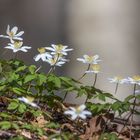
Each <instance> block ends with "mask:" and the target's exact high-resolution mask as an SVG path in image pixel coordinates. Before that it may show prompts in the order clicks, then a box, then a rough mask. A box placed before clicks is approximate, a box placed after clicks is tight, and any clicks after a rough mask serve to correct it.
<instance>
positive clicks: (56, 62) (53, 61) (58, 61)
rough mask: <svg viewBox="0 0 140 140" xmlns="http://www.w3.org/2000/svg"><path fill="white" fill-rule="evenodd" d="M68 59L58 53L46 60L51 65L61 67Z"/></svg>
mask: <svg viewBox="0 0 140 140" xmlns="http://www.w3.org/2000/svg"><path fill="white" fill-rule="evenodd" d="M67 61H69V60H67V59H65V58H63V57H60V56H58V55H54V56H53V57H49V58H47V59H46V62H47V63H49V64H50V65H51V66H59V67H61V66H62V65H63V64H65V63H66V62H67Z"/></svg>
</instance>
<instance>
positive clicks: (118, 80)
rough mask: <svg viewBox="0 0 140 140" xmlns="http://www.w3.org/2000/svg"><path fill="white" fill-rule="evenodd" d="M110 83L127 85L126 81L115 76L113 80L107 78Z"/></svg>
mask: <svg viewBox="0 0 140 140" xmlns="http://www.w3.org/2000/svg"><path fill="white" fill-rule="evenodd" d="M108 80H109V82H110V83H118V84H124V83H127V81H126V79H123V78H122V77H120V76H115V77H113V78H108Z"/></svg>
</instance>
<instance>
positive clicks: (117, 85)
mask: <svg viewBox="0 0 140 140" xmlns="http://www.w3.org/2000/svg"><path fill="white" fill-rule="evenodd" d="M118 87H119V83H118V82H117V84H116V88H115V92H114V93H115V94H116V93H117V90H118Z"/></svg>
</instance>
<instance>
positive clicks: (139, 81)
mask: <svg viewBox="0 0 140 140" xmlns="http://www.w3.org/2000/svg"><path fill="white" fill-rule="evenodd" d="M108 80H109V81H110V83H118V84H136V85H140V75H135V76H133V77H127V78H124V79H123V78H121V77H120V76H115V77H113V78H108Z"/></svg>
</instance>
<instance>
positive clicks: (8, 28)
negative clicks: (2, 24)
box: [6, 25, 10, 35]
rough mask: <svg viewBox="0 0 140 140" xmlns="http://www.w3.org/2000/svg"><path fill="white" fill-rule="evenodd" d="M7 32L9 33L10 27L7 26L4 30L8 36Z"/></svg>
mask: <svg viewBox="0 0 140 140" xmlns="http://www.w3.org/2000/svg"><path fill="white" fill-rule="evenodd" d="M9 32H10V26H9V25H8V26H7V29H6V33H7V34H8V35H9Z"/></svg>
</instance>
